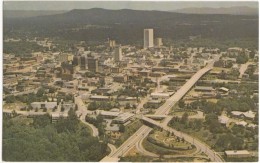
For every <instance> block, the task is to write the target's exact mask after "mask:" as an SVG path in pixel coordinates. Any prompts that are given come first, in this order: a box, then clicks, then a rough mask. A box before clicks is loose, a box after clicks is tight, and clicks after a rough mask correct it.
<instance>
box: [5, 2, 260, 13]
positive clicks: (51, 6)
mask: <svg viewBox="0 0 260 163" xmlns="http://www.w3.org/2000/svg"><path fill="white" fill-rule="evenodd" d="M233 6H248V7H258V2H257V1H228V2H225V1H218V2H217V1H182V2H181V1H175V2H169V1H168V2H167V1H164V2H162V1H153V2H151V1H150V2H144V1H142V2H141V1H139V2H138V1H76V2H75V1H52V2H51V1H10V0H5V1H4V3H3V8H4V10H71V9H89V8H106V9H136V10H162V11H164V10H165V11H167V10H175V9H180V8H187V7H214V8H218V7H233Z"/></svg>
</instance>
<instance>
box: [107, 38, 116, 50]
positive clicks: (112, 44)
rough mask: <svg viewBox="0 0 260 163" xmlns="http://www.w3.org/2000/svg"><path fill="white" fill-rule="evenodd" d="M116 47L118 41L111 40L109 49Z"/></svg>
mask: <svg viewBox="0 0 260 163" xmlns="http://www.w3.org/2000/svg"><path fill="white" fill-rule="evenodd" d="M115 46H116V41H115V40H109V47H110V48H114V47H115Z"/></svg>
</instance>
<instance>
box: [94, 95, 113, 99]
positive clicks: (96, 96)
mask: <svg viewBox="0 0 260 163" xmlns="http://www.w3.org/2000/svg"><path fill="white" fill-rule="evenodd" d="M90 98H103V99H109V97H108V96H99V95H92V96H91V97H90Z"/></svg>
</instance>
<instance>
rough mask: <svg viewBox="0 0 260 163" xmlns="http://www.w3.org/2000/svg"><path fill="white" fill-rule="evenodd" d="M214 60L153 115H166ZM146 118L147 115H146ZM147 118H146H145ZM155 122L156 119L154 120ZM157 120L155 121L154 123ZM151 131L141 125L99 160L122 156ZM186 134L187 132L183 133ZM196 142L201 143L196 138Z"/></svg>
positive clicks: (211, 154) (212, 155)
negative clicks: (115, 148) (117, 146)
mask: <svg viewBox="0 0 260 163" xmlns="http://www.w3.org/2000/svg"><path fill="white" fill-rule="evenodd" d="M213 64H214V60H213V61H212V62H210V63H209V64H208V65H207V66H206V67H204V68H203V69H201V70H199V71H198V72H197V73H195V74H194V75H193V76H192V77H191V78H190V79H189V80H188V81H187V82H186V83H185V84H184V85H183V86H182V87H181V88H180V89H179V90H178V91H177V92H176V93H175V94H174V95H173V96H171V97H170V98H169V99H167V100H166V102H165V103H164V104H163V105H162V106H160V107H159V108H158V109H157V111H156V112H155V115H163V114H165V115H167V114H168V113H169V111H170V109H171V108H172V107H173V106H174V105H175V104H176V103H177V102H178V101H179V100H180V99H181V98H182V97H183V96H184V95H185V94H186V93H187V92H188V91H189V90H190V89H191V88H192V87H193V86H194V84H195V83H196V82H197V81H198V80H199V79H200V78H201V77H202V76H203V75H204V74H206V73H207V72H208V71H210V70H211V69H212V68H213ZM146 118H147V117H146ZM166 119H167V121H170V118H166ZM146 120H148V119H146ZM149 121H150V120H149ZM155 122H156V121H155ZM157 123H158V122H156V123H155V124H156V125H159V126H160V124H157ZM167 123H168V122H164V123H163V124H164V125H163V127H164V128H165V129H166V126H167ZM167 130H170V131H172V132H176V134H178V133H179V134H181V136H182V135H184V134H182V133H180V132H178V131H176V130H174V129H171V128H167ZM150 131H152V128H151V127H148V126H145V125H143V126H141V127H140V128H139V129H138V130H137V131H136V132H135V133H134V134H133V135H132V136H131V137H129V138H128V139H127V140H126V141H125V142H124V143H123V144H122V145H121V146H120V147H119V148H117V150H115V151H114V152H113V153H110V154H109V155H108V156H107V157H105V158H103V159H102V160H101V161H103V162H106V161H110V160H111V159H112V158H113V159H114V160H115V159H117V158H119V157H123V156H124V155H125V154H126V153H127V152H128V151H129V150H130V149H132V148H133V147H134V146H135V144H136V143H138V142H139V141H141V140H142V139H143V138H145V137H146V136H147V135H148V134H149V132H150ZM185 135H187V134H185ZM190 139H192V141H193V140H195V139H194V138H192V137H191V136H189V135H187V136H186V139H185V140H186V141H188V142H190ZM196 143H201V142H198V140H196ZM198 145H199V146H201V148H204V149H205V154H207V155H208V157H209V158H210V159H211V160H214V161H215V162H222V161H223V160H222V158H221V157H220V156H218V155H216V153H215V152H214V151H213V150H209V149H210V148H209V147H208V146H207V145H205V144H198Z"/></svg>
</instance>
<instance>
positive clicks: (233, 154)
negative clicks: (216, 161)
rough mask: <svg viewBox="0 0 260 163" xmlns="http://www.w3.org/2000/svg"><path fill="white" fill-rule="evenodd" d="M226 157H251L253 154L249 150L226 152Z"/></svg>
mask: <svg viewBox="0 0 260 163" xmlns="http://www.w3.org/2000/svg"><path fill="white" fill-rule="evenodd" d="M225 155H226V157H228V158H232V157H233V158H242V157H251V154H250V153H249V152H248V151H247V150H234V151H225Z"/></svg>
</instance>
